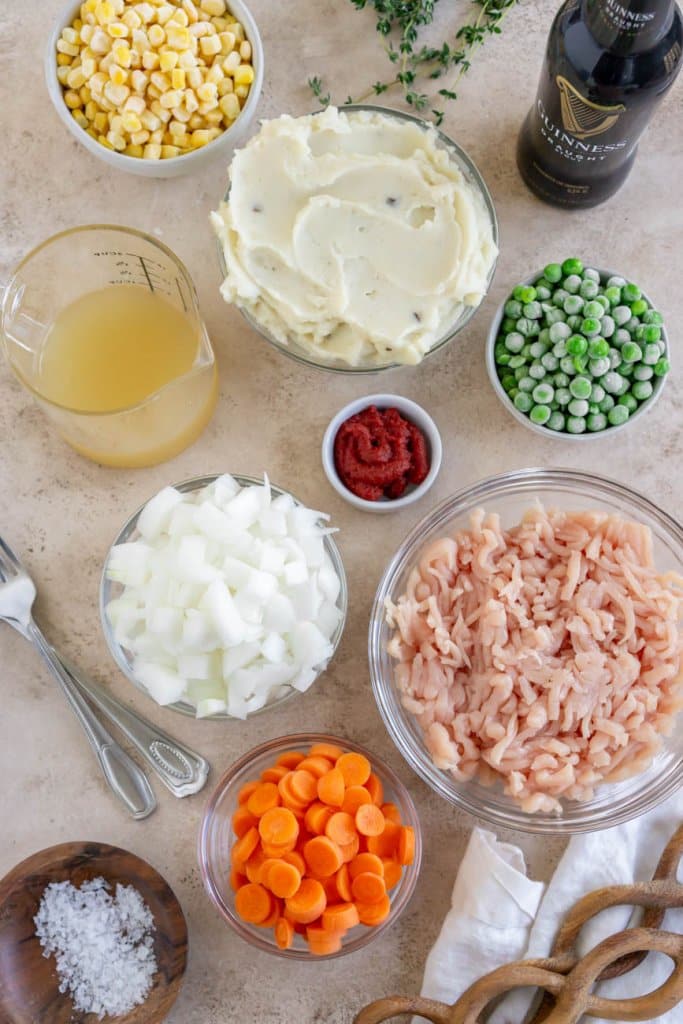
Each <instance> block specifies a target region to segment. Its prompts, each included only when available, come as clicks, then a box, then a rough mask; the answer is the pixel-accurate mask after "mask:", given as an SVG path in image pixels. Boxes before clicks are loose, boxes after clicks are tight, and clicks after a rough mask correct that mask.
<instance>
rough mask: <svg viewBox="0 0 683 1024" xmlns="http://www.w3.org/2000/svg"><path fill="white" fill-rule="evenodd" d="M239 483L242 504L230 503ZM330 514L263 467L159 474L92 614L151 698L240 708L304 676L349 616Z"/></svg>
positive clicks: (194, 709)
mask: <svg viewBox="0 0 683 1024" xmlns="http://www.w3.org/2000/svg"><path fill="white" fill-rule="evenodd" d="M247 491H250V492H253V494H252V495H251V498H253V501H256V500H258V502H259V503H260V505H259V509H258V516H257V517H256V518H253V517H254V514H255V513H254V509H253V508H250V507H249V506H250V504H253V501H251V499H250V497H249V496H247V498H246V499H244V496H245V495H247ZM237 495H241V496H242V498H241V499H240V500H241V503H242V505H241V508H240V510H239V512H238V511H237V510H236V509H235V508H234V507H233V509H232V511H229V510H228V504H229V502H230V501H231V500H232V499H233V498H234V497H235V496H237ZM185 496H189V499H190V500H186V498H185ZM200 499H203V500H200ZM178 509H180V511H178ZM226 510H228V512H229V515H230V516H231V517H232V518H228V516H226V514H225V513H226ZM238 515H240V516H241V517H242V520H241V524H240V525H239V527H238V526H237V525H236V524H237V520H236V518H235V517H237V516H238ZM197 516H199V518H198V519H196V518H195V517H197ZM297 517H298V518H297ZM325 518H326V517H324V516H323V515H322V513H320V512H316V511H314V510H312V509H307V508H306V507H305V506H304V505H302V504H301V503H300V502H299V501H298V500H297V499H296V498H294V497H293V496H292V495H291V494H290V493H289V492H288V491H286V490H283V489H282V488H280V487H277V486H275V485H274V484H272V483H270V481H269V480H268V479H267V477H266V478H264V479H261V480H259V479H257V478H255V477H251V476H243V475H238V474H233V475H231V476H230V475H227V474H226V475H222V476H221V475H219V474H212V475H209V476H202V477H194V478H192V479H190V480H185V481H183V482H182V483H179V484H175V485H174V486H173V487H172V488H171V487H167V488H164V489H163V490H162V491H161V492H159V493H158V494H157V495H155V496H154V497H153V498H152V499H150V501H148V502H146V503H145V504H144V505H143V506H142V507H141V508H139V509H138V510H137V511H136V512H134V513H133V515H132V516H131V517H130V518H129V519H128V521H127V522H126V523H125V525H124V526H123V528H122V529H121V531H120V532H119V534H118V535H117V537H116V539H115V540H114V542H113V544H112V546H111V548H110V549H109V552H108V554H107V557H106V559H105V563H104V568H103V572H102V579H101V584H100V616H101V621H102V627H103V630H104V636H105V640H106V642H107V646H108V647H109V651H110V653H111V655H112V657H113V658H114V661H115V662H116V664H117V665H118V667H119V668H120V669H121V671H122V672H123V673H124V675H126V676H127V678H128V679H129V680H130V681H131V682H132V683H133V684H134V685H135V686H136V687H137V688H138V689H139V690H141V691H142V692H143V693H145V694H146V695H147V696H149V697H152V698H153V699H154V700H156V701H157V703H159V704H162V705H163V706H166V707H169V708H171V710H173V711H179V712H181V713H182V714H185V715H192V716H196V717H198V718H220V719H226V718H246V717H248V716H249V715H252V714H256V713H258V712H259V711H263V710H266V709H268V708H273V707H276V706H277V705H279V704H281V703H283V702H284V701H286V700H289V699H290V698H292V697H293V696H295V695H296V694H297V693H299V692H303V691H304V690H306V689H308V687H309V686H311V685H312V684H313V683H314V682H315V680H316V678H317V677H318V675H319V674H320V673H321V672H323V671H324V670H325V668H326V667H327V664H328V663H329V661H330V659H331V658H332V657H333V656H334V653H335V651H336V649H337V646H338V645H339V642H340V640H341V637H342V633H343V631H344V625H345V622H346V611H347V601H348V593H347V587H346V575H345V573H344V566H343V564H342V560H341V556H340V553H339V549H338V548H337V545H336V544H335V543H334V540H333V536H332V534H333V533H334V530H332V529H330V528H329V527H327V526H325V525H324V519H325ZM252 519H253V522H250V521H251V520H252ZM197 523H200V526H197V525H196V524H197ZM292 523H294V526H292ZM297 524H298V525H297ZM141 527H142V529H141ZM252 527H253V529H252ZM299 528H300V529H299ZM250 531H251V532H250ZM257 534H258V536H256V535H257ZM157 541H158V542H159V543H158V546H157V548H156V549H155V547H154V545H155V543H157ZM141 560H142V561H141ZM230 684H232V687H233V690H232V691H231V690H230Z"/></svg>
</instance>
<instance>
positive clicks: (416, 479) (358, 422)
mask: <svg viewBox="0 0 683 1024" xmlns="http://www.w3.org/2000/svg"><path fill="white" fill-rule="evenodd" d="M334 464H335V467H336V470H337V473H338V474H339V478H340V480H341V481H342V483H343V484H344V486H345V487H348V489H349V490H350V491H351V492H352V493H353V494H356V495H358V497H359V498H365V500H366V501H379V500H380V499H381V498H388V499H392V498H400V497H401V495H402V494H403V493H404V491H405V489H406V487H407V486H408V485H409V484H415V485H417V484H421V483H422V481H423V480H424V479H425V477H426V476H427V473H428V472H429V456H428V454H427V443H426V441H425V438H424V434H423V433H422V431H421V430H419V429H418V427H416V426H415V424H414V423H411V422H410V420H407V419H405V418H404V417H403V416H402V415H401V413H400V412H399V411H398V409H378V408H377V407H376V406H374V405H371V406H369V407H368V408H367V409H363V411H362V412H358V413H356V414H355V416H350V417H349V419H348V420H345V422H344V423H342V425H341V426H340V428H339V430H338V431H337V436H336V437H335V439H334Z"/></svg>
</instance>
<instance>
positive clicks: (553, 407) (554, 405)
mask: <svg viewBox="0 0 683 1024" xmlns="http://www.w3.org/2000/svg"><path fill="white" fill-rule="evenodd" d="M548 408H549V409H550V411H551V412H557V410H558V409H559V408H560V403H559V402H558V401H557V400H556V399H555V398H553V400H552V402H551V403H550V405H549V406H548Z"/></svg>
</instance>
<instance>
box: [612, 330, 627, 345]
mask: <svg viewBox="0 0 683 1024" xmlns="http://www.w3.org/2000/svg"><path fill="white" fill-rule="evenodd" d="M611 340H612V344H613V345H616V346H617V348H621V346H622V345H623V344H624V342H626V341H630V340H631V335H630V334H629V333H628V331H627V330H626V328H625V327H620V328H619V329H618V330H616V331H615V332H614V335H613V336H612V339H611Z"/></svg>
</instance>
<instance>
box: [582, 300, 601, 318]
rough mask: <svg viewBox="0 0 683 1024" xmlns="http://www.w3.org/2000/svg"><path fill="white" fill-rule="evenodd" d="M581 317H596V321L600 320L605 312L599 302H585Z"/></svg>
mask: <svg viewBox="0 0 683 1024" xmlns="http://www.w3.org/2000/svg"><path fill="white" fill-rule="evenodd" d="M583 315H584V317H589V318H591V317H598V319H600V317H602V316H604V315H605V310H604V309H603V306H602V303H601V302H597V301H595V300H593V301H592V302H587V303H586V304H585V305H584V307H583Z"/></svg>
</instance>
